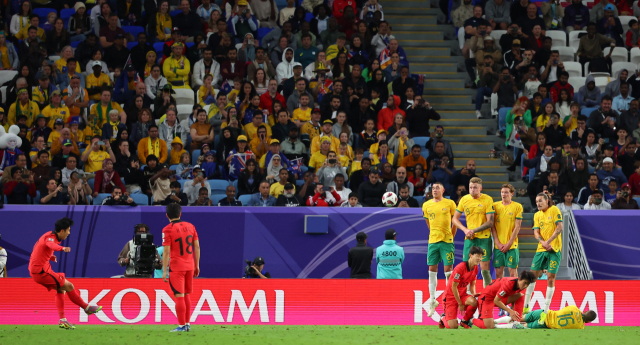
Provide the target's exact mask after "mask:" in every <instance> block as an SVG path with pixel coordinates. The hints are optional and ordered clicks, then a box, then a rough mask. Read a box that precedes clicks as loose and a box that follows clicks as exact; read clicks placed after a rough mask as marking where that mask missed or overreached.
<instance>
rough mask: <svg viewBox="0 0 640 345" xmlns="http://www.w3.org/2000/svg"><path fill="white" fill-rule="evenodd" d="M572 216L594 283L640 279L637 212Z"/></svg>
mask: <svg viewBox="0 0 640 345" xmlns="http://www.w3.org/2000/svg"><path fill="white" fill-rule="evenodd" d="M573 214H574V215H575V220H576V225H577V226H578V231H579V232H580V239H581V240H582V245H583V247H584V251H585V254H586V256H587V261H588V262H589V267H590V268H591V271H592V272H593V279H622V280H624V279H640V265H639V264H638V260H637V258H638V254H640V237H638V224H640V212H638V211H637V210H627V211H622V210H606V211H584V210H583V211H573ZM563 254H564V251H563Z"/></svg>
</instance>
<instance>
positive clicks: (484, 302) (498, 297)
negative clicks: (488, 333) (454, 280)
mask: <svg viewBox="0 0 640 345" xmlns="http://www.w3.org/2000/svg"><path fill="white" fill-rule="evenodd" d="M535 281H536V276H535V275H533V273H531V272H530V271H522V273H520V277H519V278H500V279H496V280H494V281H493V283H491V284H489V286H487V287H486V289H485V290H484V292H483V293H482V295H480V297H479V298H478V302H479V303H480V306H479V307H478V308H479V309H480V319H475V320H473V324H474V325H476V326H477V327H479V328H486V329H493V328H512V327H514V328H522V326H520V323H515V324H506V325H497V326H496V324H495V322H494V321H493V308H494V307H496V306H498V308H500V309H503V310H505V311H506V312H507V313H508V314H509V316H504V317H502V318H500V319H498V323H502V322H508V321H509V319H511V321H516V322H519V321H520V317H521V315H522V308H523V307H524V294H522V293H521V291H523V290H525V289H526V288H527V286H529V284H531V283H534V282H535ZM511 303H514V308H513V309H511V308H509V307H507V304H511ZM505 320H506V321H505ZM516 326H518V327H516Z"/></svg>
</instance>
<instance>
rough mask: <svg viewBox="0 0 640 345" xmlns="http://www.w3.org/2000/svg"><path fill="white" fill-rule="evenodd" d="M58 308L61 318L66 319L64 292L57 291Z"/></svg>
mask: <svg viewBox="0 0 640 345" xmlns="http://www.w3.org/2000/svg"><path fill="white" fill-rule="evenodd" d="M56 309H58V316H60V319H64V318H65V317H64V293H56Z"/></svg>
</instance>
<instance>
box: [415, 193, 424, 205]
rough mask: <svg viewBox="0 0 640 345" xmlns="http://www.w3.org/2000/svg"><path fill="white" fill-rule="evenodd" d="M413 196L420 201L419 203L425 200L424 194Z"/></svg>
mask: <svg viewBox="0 0 640 345" xmlns="http://www.w3.org/2000/svg"><path fill="white" fill-rule="evenodd" d="M413 198H414V199H416V201H417V202H418V205H420V204H422V203H423V202H424V195H420V196H414V197H413Z"/></svg>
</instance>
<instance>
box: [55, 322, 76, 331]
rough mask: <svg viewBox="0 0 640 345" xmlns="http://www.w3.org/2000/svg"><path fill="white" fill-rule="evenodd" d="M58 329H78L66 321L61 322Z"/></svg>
mask: <svg viewBox="0 0 640 345" xmlns="http://www.w3.org/2000/svg"><path fill="white" fill-rule="evenodd" d="M58 327H60V328H64V329H76V326H74V325H72V324H71V323H69V321H66V320H65V321H62V320H60V323H59V324H58Z"/></svg>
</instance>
